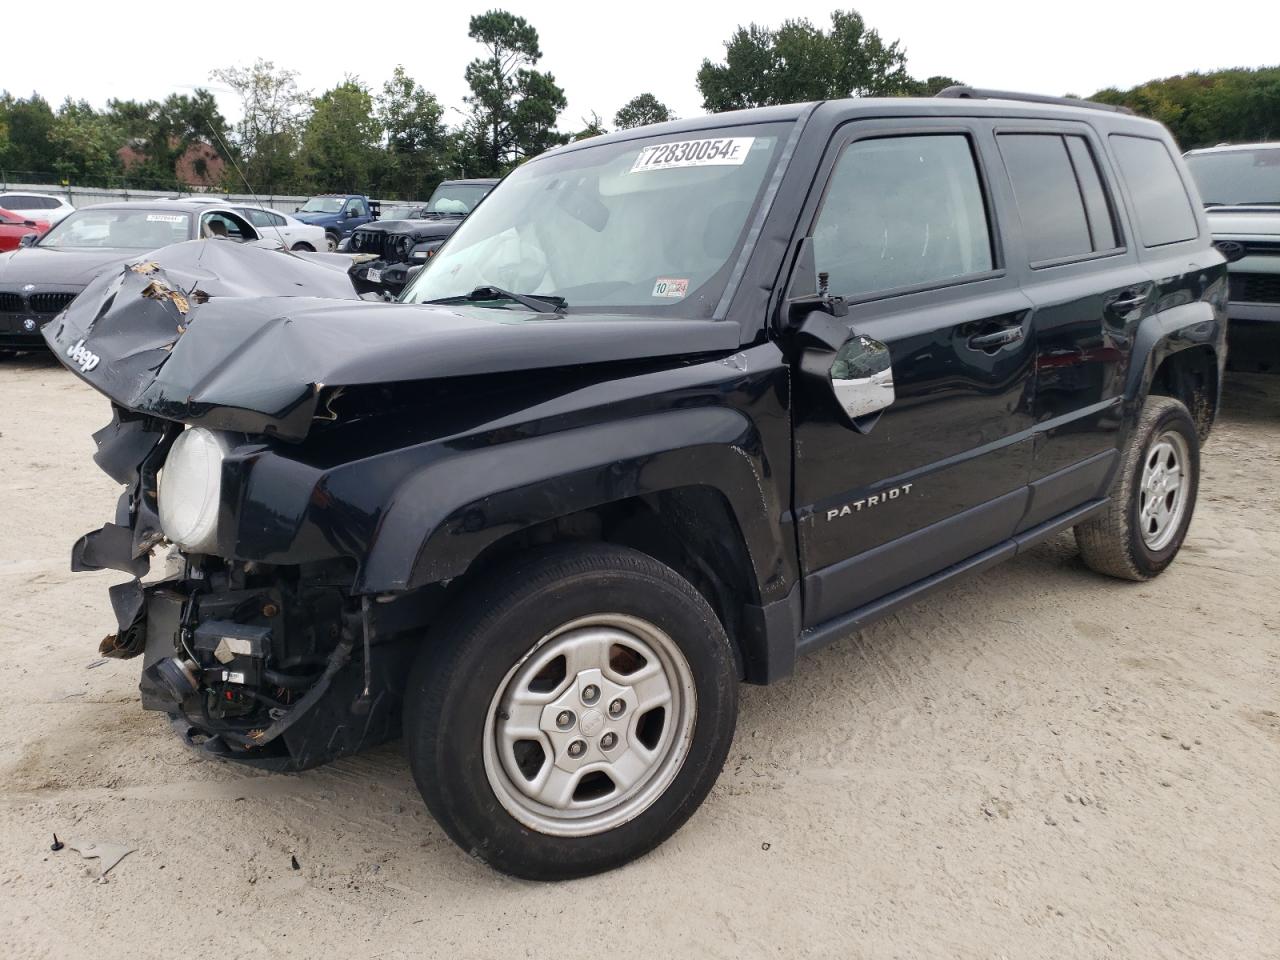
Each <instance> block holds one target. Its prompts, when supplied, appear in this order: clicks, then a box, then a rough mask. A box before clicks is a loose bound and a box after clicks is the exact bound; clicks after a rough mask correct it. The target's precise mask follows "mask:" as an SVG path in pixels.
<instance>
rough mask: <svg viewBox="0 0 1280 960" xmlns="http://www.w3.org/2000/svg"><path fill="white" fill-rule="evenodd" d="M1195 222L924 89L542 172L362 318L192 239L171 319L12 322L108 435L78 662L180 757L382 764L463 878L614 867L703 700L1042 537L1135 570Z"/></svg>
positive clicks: (712, 760)
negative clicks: (108, 627) (108, 575)
mask: <svg viewBox="0 0 1280 960" xmlns="http://www.w3.org/2000/svg"><path fill="white" fill-rule="evenodd" d="M1196 196H1197V194H1196V188H1195V185H1194V183H1193V182H1192V180H1191V179H1190V176H1189V174H1188V172H1187V170H1186V167H1185V165H1184V164H1183V161H1182V160H1181V158H1180V156H1179V154H1178V151H1177V150H1176V147H1175V145H1174V143H1173V141H1172V139H1171V138H1170V136H1169V134H1168V133H1167V131H1165V130H1164V128H1163V127H1161V126H1160V125H1159V124H1156V123H1154V122H1152V121H1148V120H1142V119H1139V118H1137V117H1134V116H1132V115H1129V114H1128V113H1127V112H1120V111H1116V110H1114V109H1108V108H1103V107H1100V106H1097V105H1088V104H1083V103H1080V102H1079V101H1066V100H1054V99H1053V98H1037V97H1027V96H1023V95H1018V94H1009V93H997V92H985V91H978V90H971V89H968V88H952V89H951V90H948V91H945V92H944V94H943V95H941V96H939V97H937V98H923V99H892V100H881V99H865V100H845V101H833V102H825V103H818V104H800V105H789V106H777V107H767V108H761V109H756V110H747V111H741V112H735V113H727V114H720V115H712V116H703V117H697V118H692V119H687V120H681V121H676V122H672V123H667V124H662V125H658V126H652V127H642V128H638V129H633V130H626V131H621V132H619V133H616V134H612V135H608V136H601V137H594V138H591V139H589V140H585V141H581V142H577V143H573V144H569V145H566V146H564V147H560V148H557V149H555V150H552V151H550V152H548V153H545V154H543V155H541V156H539V157H536V158H534V159H532V160H529V161H528V162H526V163H524V164H522V165H521V166H519V167H518V168H517V169H516V170H515V171H514V172H512V173H511V174H510V175H509V176H508V177H507V178H506V179H505V180H504V181H503V182H502V183H501V184H499V185H498V186H497V187H495V188H494V189H493V192H492V193H491V194H490V195H489V196H488V197H486V198H485V200H484V202H483V203H481V204H480V205H479V206H478V207H476V209H475V212H474V213H473V214H471V215H470V216H468V217H467V218H466V219H465V220H463V221H462V222H461V223H460V224H458V225H457V226H456V229H455V230H454V231H453V233H452V235H451V236H450V237H449V239H448V241H447V242H446V243H445V244H444V246H443V247H442V248H440V250H439V251H438V252H437V253H436V254H435V256H433V257H431V258H430V259H429V260H428V264H429V265H428V266H427V267H426V268H425V269H423V270H421V271H419V272H418V273H417V274H416V276H415V277H414V278H413V279H412V280H411V281H410V282H409V285H408V287H407V289H406V290H405V291H404V293H403V295H402V296H401V302H400V303H397V304H385V303H371V302H364V301H362V300H360V299H357V298H356V295H355V293H354V291H350V290H348V289H346V288H344V287H341V286H337V287H335V285H334V283H333V272H332V271H328V272H325V271H322V270H321V269H320V267H319V265H318V264H317V265H313V264H310V263H308V262H307V261H306V260H304V259H302V258H300V257H296V256H287V255H283V254H279V253H268V252H267V251H264V250H262V249H260V248H259V247H257V246H255V245H252V244H244V245H233V244H216V245H212V247H211V249H213V251H214V252H215V254H216V261H217V262H216V264H215V265H214V267H213V268H210V267H209V266H208V264H205V263H203V262H201V263H200V264H198V266H199V270H200V276H203V277H205V278H206V280H205V281H203V282H206V283H208V285H209V287H210V290H209V292H210V296H209V297H208V298H206V299H204V300H203V301H200V302H192V303H190V304H189V305H188V309H187V311H186V312H185V313H183V314H182V316H181V317H180V318H179V315H178V312H177V310H178V308H177V306H176V305H175V304H174V303H173V301H172V299H171V298H167V297H164V296H161V297H160V298H158V299H157V298H156V292H157V290H159V291H161V292H163V291H166V290H178V289H188V288H189V286H190V285H191V284H192V282H193V280H192V277H193V276H194V275H195V268H196V265H195V264H193V258H196V259H198V253H193V249H198V248H195V247H194V245H192V244H179V245H177V246H173V247H169V248H164V249H161V250H158V251H156V252H154V253H153V254H151V255H149V257H148V262H147V263H146V264H141V265H134V266H117V267H116V268H114V269H112V270H111V271H109V272H107V273H105V274H103V275H102V276H99V277H98V278H97V279H96V280H93V281H92V282H91V283H90V285H89V287H88V288H87V289H86V290H85V292H84V294H83V295H82V296H81V297H80V298H78V299H77V300H76V301H75V302H74V303H73V304H72V305H71V307H70V308H69V309H68V310H67V311H66V312H65V313H63V314H62V315H61V316H60V317H59V318H58V319H57V321H56V322H54V323H52V324H50V325H48V326H47V327H46V329H45V338H46V340H47V341H48V343H49V345H50V346H51V347H52V348H53V350H54V352H55V353H56V355H57V356H58V357H59V358H60V359H61V360H62V362H63V363H64V364H66V365H67V366H68V367H69V368H70V369H71V370H72V371H73V372H74V373H75V374H76V375H77V376H79V377H81V378H82V379H83V380H84V381H85V382H86V383H88V384H89V385H90V386H92V387H94V388H95V389H97V390H99V391H101V392H102V393H103V394H105V395H106V396H107V397H109V398H110V400H111V403H112V407H113V413H114V419H113V421H112V423H111V424H110V425H109V426H108V427H106V428H105V429H104V430H102V431H100V432H99V433H98V434H96V435H95V439H96V441H97V445H98V449H97V454H96V456H95V461H96V462H97V463H98V464H99V465H100V466H102V467H103V469H104V470H106V472H107V473H108V474H110V475H111V476H112V477H113V478H114V479H115V480H117V481H118V482H119V483H121V484H123V485H125V486H126V494H125V495H124V496H123V497H122V498H121V500H120V501H119V504H118V506H117V509H116V510H115V513H114V517H113V520H112V521H111V522H109V523H107V524H105V525H104V526H103V527H102V528H101V529H99V530H96V531H93V532H91V533H88V534H87V535H86V536H84V537H83V538H81V540H80V541H78V542H77V544H76V545H75V547H74V549H73V568H74V569H86V570H91V569H103V568H110V569H115V570H120V571H124V572H127V573H128V574H129V575H130V576H131V577H133V578H134V579H132V580H130V581H128V582H126V583H125V584H122V585H120V586H118V587H115V588H112V607H113V609H114V611H115V612H116V615H117V632H116V633H115V634H113V635H112V636H109V637H108V638H107V639H106V640H105V641H103V644H102V646H101V648H100V650H101V652H102V653H103V654H104V655H107V656H113V657H131V656H142V657H143V661H142V662H143V667H142V670H141V683H140V689H141V694H142V701H143V706H144V707H146V708H148V709H154V710H159V711H163V712H165V713H167V714H168V715H169V717H170V719H171V721H172V722H173V725H174V728H175V730H177V731H178V732H179V733H180V734H181V735H182V736H183V737H184V738H185V739H186V740H187V742H188V743H190V744H192V745H193V746H194V745H198V746H199V748H200V749H201V750H203V751H204V752H205V753H206V754H207V755H210V756H216V757H220V758H224V759H229V760H236V761H239V762H243V763H246V764H250V765H254V766H258V767H260V768H265V769H275V770H296V769H301V768H305V767H310V766H313V765H316V764H319V763H324V762H326V761H328V760H331V759H333V758H335V757H337V756H341V755H345V754H349V753H352V752H355V751H358V750H362V749H364V748H366V747H368V746H370V745H371V744H374V743H377V742H379V741H381V740H384V739H386V738H388V737H392V736H395V735H397V734H398V733H400V732H403V735H404V738H405V741H406V750H407V753H408V755H409V761H410V765H411V767H412V770H413V775H414V778H415V780H416V782H417V784H418V786H419V788H420V790H421V792H422V795H423V797H424V799H425V801H426V803H427V806H428V807H429V809H430V810H431V812H432V814H433V815H434V816H435V818H436V819H437V820H438V821H439V823H440V824H441V825H442V827H443V828H444V830H445V831H446V832H447V833H448V835H449V836H450V837H452V838H453V839H454V840H455V841H456V842H457V843H458V844H459V845H460V846H461V847H462V849H464V850H466V851H467V852H469V853H470V854H471V855H473V856H475V857H477V858H479V859H481V860H482V861H484V862H486V863H489V864H491V865H493V866H494V867H496V868H498V869H500V870H503V871H507V872H509V873H513V874H517V875H520V876H525V877H533V878H539V879H556V878H566V877H574V876H581V875H585V874H591V873H595V872H598V871H601V870H606V869H609V868H611V867H615V866H618V865H619V864H622V863H625V862H627V861H628V860H631V859H632V858H634V857H637V856H639V855H641V854H643V853H645V852H646V851H648V850H650V849H652V848H653V847H654V846H656V845H657V844H659V843H661V842H662V841H663V840H665V839H666V838H667V837H668V836H670V835H671V834H672V833H673V832H674V831H675V830H677V829H679V827H680V826H681V825H682V824H683V823H684V822H685V821H686V820H687V819H688V818H689V817H690V816H691V815H692V814H693V813H694V811H695V810H696V809H697V808H698V806H699V805H700V804H701V803H702V802H703V800H704V799H705V798H706V796H707V795H708V793H709V791H710V790H711V787H712V785H713V784H714V782H715V780H716V778H717V776H718V775H719V773H720V770H721V767H722V766H723V764H724V762H725V758H726V756H727V754H728V751H729V746H730V742H731V740H732V737H733V731H734V726H735V722H736V717H737V704H738V682H739V681H740V680H746V681H748V682H753V683H770V682H774V681H777V680H779V679H781V678H784V677H786V676H788V675H789V674H790V673H791V672H792V670H793V669H794V665H795V662H796V658H797V657H798V655H800V654H802V653H806V652H808V651H812V650H814V649H817V648H819V647H821V646H822V645H824V644H826V643H829V642H831V641H833V640H835V639H837V638H839V637H842V636H846V635H847V634H849V633H850V632H852V631H854V630H856V629H858V628H860V627H863V626H865V625H867V624H869V623H872V622H874V621H875V620H877V619H879V618H882V617H885V616H887V615H889V614H891V613H893V612H894V611H896V610H898V609H899V608H900V607H901V606H902V605H903V604H905V603H908V602H910V601H912V600H915V599H918V598H921V597H924V596H926V595H928V594H929V593H931V592H932V591H934V590H937V589H939V588H940V587H942V586H944V585H946V584H950V583H953V582H954V581H955V579H956V578H957V577H960V576H962V575H964V574H967V573H971V572H975V571H980V570H983V569H986V568H987V567H989V566H990V565H992V564H994V563H997V562H999V561H1001V560H1004V559H1007V558H1010V557H1013V556H1016V555H1018V554H1019V553H1021V552H1023V551H1025V550H1026V549H1027V548H1028V547H1030V546H1031V545H1033V544H1036V543H1038V542H1040V541H1042V540H1044V539H1045V538H1047V537H1051V536H1053V535H1055V534H1058V533H1059V532H1062V531H1066V530H1069V529H1070V530H1074V532H1075V538H1076V542H1077V544H1078V545H1079V549H1080V552H1081V554H1082V556H1083V559H1084V561H1085V563H1086V564H1088V565H1089V566H1090V567H1092V568H1093V569H1095V570H1097V571H1099V572H1101V573H1104V574H1108V575H1111V576H1114V577H1119V578H1123V579H1128V580H1144V579H1148V578H1151V577H1154V576H1156V575H1158V574H1159V573H1160V572H1161V571H1163V570H1164V569H1165V568H1167V567H1168V565H1169V564H1170V563H1172V562H1173V560H1174V558H1175V556H1176V555H1177V553H1178V551H1179V548H1180V546H1181V544H1182V541H1183V538H1184V536H1185V534H1186V531H1187V526H1188V524H1189V522H1190V520H1191V516H1192V513H1193V511H1194V509H1195V504H1196V496H1197V490H1198V481H1199V470H1200V443H1201V441H1202V439H1203V438H1204V437H1205V436H1207V435H1208V433H1209V431H1210V429H1211V427H1212V425H1213V421H1214V416H1215V413H1216V410H1217V406H1218V401H1219V384H1220V382H1221V372H1222V367H1223V360H1224V349H1225V346H1224V345H1225V335H1226V313H1225V309H1226V303H1227V292H1228V289H1227V267H1226V262H1225V259H1224V256H1223V254H1222V253H1220V252H1219V251H1217V250H1216V249H1215V248H1214V247H1213V245H1212V243H1211V237H1210V230H1209V225H1208V222H1207V220H1206V217H1205V213H1204V211H1203V209H1202V207H1201V205H1200V204H1199V203H1198V202H1197V200H1196ZM192 215H193V216H194V213H193V214H192ZM55 235H56V230H55V231H51V234H50V236H55ZM266 257H275V258H277V259H275V260H271V261H268V260H265V259H264V258H266ZM276 264H283V265H287V269H283V268H282V269H280V270H278V271H277V269H276V266H275V265H276ZM210 269H212V270H213V272H212V274H210ZM344 280H345V278H344ZM299 293H303V294H306V295H311V296H314V297H316V298H318V300H308V301H298V300H287V299H283V298H285V297H291V296H296V295H297V294H299ZM179 320H180V322H179ZM282 358H283V359H282ZM104 506H106V505H104ZM165 544H172V545H173V546H174V548H175V549H176V551H177V558H178V559H179V560H180V569H179V570H178V571H177V572H176V573H174V574H173V575H171V576H169V577H167V578H164V579H158V580H148V581H147V582H146V583H145V584H144V583H143V582H142V580H141V578H142V577H143V576H144V575H145V574H146V573H147V572H148V570H149V566H150V560H151V555H152V551H153V550H154V549H156V548H157V547H160V546H162V545H165ZM193 816H197V818H198V814H193ZM815 816H818V814H816V813H815ZM193 826H194V827H195V828H197V829H198V827H199V824H198V823H196V824H194V825H193Z"/></svg>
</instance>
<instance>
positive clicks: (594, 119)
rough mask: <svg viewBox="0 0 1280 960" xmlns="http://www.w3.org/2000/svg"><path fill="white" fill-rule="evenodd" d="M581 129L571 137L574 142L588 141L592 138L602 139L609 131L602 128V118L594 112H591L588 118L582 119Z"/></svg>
mask: <svg viewBox="0 0 1280 960" xmlns="http://www.w3.org/2000/svg"><path fill="white" fill-rule="evenodd" d="M582 123H583V127H582V129H581V130H579V131H578V132H577V133H575V134H574V135H573V139H574V140H575V141H578V140H589V139H590V138H592V137H602V136H604V135H605V134H606V133H608V132H609V131H608V130H606V129H605V127H604V118H603V117H601V116H600V114H598V113H596V112H595V111H594V110H592V111H591V116H590V117H583V118H582Z"/></svg>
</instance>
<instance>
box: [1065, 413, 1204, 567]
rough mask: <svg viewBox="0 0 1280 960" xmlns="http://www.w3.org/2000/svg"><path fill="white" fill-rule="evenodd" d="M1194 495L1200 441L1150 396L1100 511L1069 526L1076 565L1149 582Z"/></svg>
mask: <svg viewBox="0 0 1280 960" xmlns="http://www.w3.org/2000/svg"><path fill="white" fill-rule="evenodd" d="M1199 489H1200V439H1199V435H1198V434H1197V432H1196V425H1195V421H1193V420H1192V419H1191V414H1190V413H1189V412H1188V411H1187V408H1186V407H1185V406H1184V405H1183V404H1182V403H1181V402H1180V401H1178V400H1175V399H1174V398H1173V397H1160V396H1151V397H1148V398H1147V401H1146V403H1144V404H1143V406H1142V412H1141V413H1140V414H1139V415H1138V422H1137V424H1136V425H1135V426H1134V428H1133V431H1132V433H1130V435H1129V439H1128V442H1127V443H1126V445H1125V448H1124V451H1123V453H1122V455H1121V460H1120V466H1119V468H1118V469H1117V471H1116V476H1115V479H1114V480H1112V483H1111V502H1110V503H1109V504H1108V506H1107V509H1106V511H1105V512H1103V513H1101V514H1099V515H1098V516H1096V517H1094V518H1092V519H1090V520H1086V521H1085V522H1084V523H1081V524H1079V525H1077V526H1076V528H1075V534H1076V543H1077V544H1078V545H1079V547H1080V554H1081V556H1082V557H1084V562H1085V563H1086V564H1088V565H1089V567H1091V568H1092V569H1094V570H1096V571H1098V572H1099V573H1105V574H1108V575H1109V576H1113V577H1119V578H1121V579H1124V580H1150V579H1151V578H1152V577H1154V576H1156V575H1157V574H1159V573H1160V572H1161V571H1162V570H1164V568H1165V567H1167V566H1169V564H1170V563H1172V562H1173V558H1174V557H1175V556H1177V554H1178V550H1179V549H1180V548H1181V547H1182V541H1183V540H1184V539H1185V538H1186V535H1187V528H1188V527H1189V526H1190V525H1191V515H1192V513H1193V512H1194V511H1195V506H1196V495H1197V494H1198V492H1199Z"/></svg>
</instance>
